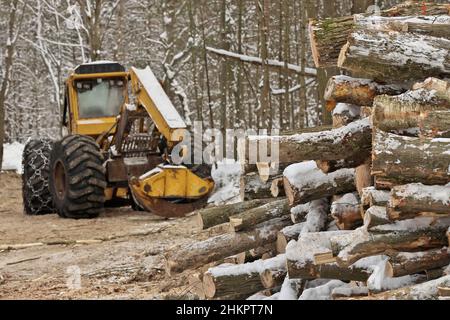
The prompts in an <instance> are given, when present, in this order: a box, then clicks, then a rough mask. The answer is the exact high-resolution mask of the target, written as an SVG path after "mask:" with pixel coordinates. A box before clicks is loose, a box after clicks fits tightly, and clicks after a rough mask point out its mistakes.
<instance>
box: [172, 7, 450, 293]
mask: <svg viewBox="0 0 450 320" xmlns="http://www.w3.org/2000/svg"><path fill="white" fill-rule="evenodd" d="M418 8H420V10H419V9H418ZM424 8H426V10H424ZM418 10H419V11H418ZM449 13H450V6H449V5H444V4H432V3H426V4H423V5H421V6H419V7H418V5H417V3H416V2H407V3H405V4H403V5H400V6H398V7H395V8H392V9H390V10H387V11H383V12H382V13H381V17H369V16H363V15H358V16H355V17H344V18H333V19H325V20H323V21H312V22H311V24H310V32H311V37H310V38H311V42H312V48H313V55H314V60H315V63H316V64H317V66H318V67H323V66H339V67H340V68H341V69H342V71H343V72H346V73H347V74H350V75H352V76H348V75H341V76H334V77H332V78H331V79H330V80H329V83H328V85H327V89H326V93H325V99H326V100H327V105H328V106H329V107H330V108H332V110H333V126H332V127H321V128H314V129H308V130H305V131H300V132H292V133H289V134H282V135H280V136H277V137H273V136H272V137H269V136H264V137H258V136H254V137H248V139H247V141H245V143H243V144H242V145H240V150H238V153H239V154H241V155H243V154H245V155H246V157H245V158H244V159H246V161H243V165H242V168H243V171H242V172H243V175H242V178H241V198H242V201H243V202H240V203H237V204H231V205H227V206H221V207H212V208H207V209H204V210H201V211H199V212H198V213H197V221H198V225H199V228H200V229H203V230H206V229H209V230H214V232H215V233H217V235H215V236H212V237H209V238H208V239H206V240H204V241H200V242H194V243H192V244H191V245H189V246H187V247H184V248H176V249H174V250H173V251H171V252H168V253H167V256H166V258H167V259H166V260H167V272H168V273H169V274H170V273H174V272H182V271H184V270H186V269H197V268H201V269H198V270H200V271H199V272H198V273H195V274H194V275H192V276H191V277H192V279H193V280H192V283H193V284H194V283H197V284H200V285H197V286H196V288H197V289H198V293H199V296H200V297H201V298H208V299H243V298H249V299H298V298H300V299H314V298H315V299H321V298H323V299H330V298H334V299H341V298H345V299H348V298H350V297H353V298H356V297H368V298H379V299H386V298H399V299H402V298H406V299H413V298H422V299H428V298H429V299H436V298H439V297H440V296H447V295H449V287H450V268H449V267H448V266H449V264H450V250H449V249H448V246H449V242H450V228H449V226H450V81H448V80H446V77H447V76H448V77H449V78H450V60H449V57H450V55H449V54H448V50H449V49H450V17H449V16H448V14H449ZM418 15H420V16H418ZM418 46H420V47H418ZM355 75H357V76H360V77H364V79H363V78H356V77H354V76H355ZM366 78H368V79H366ZM261 140H264V142H266V143H268V144H270V143H271V142H272V141H275V142H277V143H278V146H279V161H278V162H276V163H267V162H264V161H256V162H257V164H256V165H251V164H249V163H251V161H250V159H251V157H254V155H255V154H258V151H259V150H258V148H259V147H260V146H263V145H264V144H262V143H261ZM255 142H259V143H255ZM255 145H256V149H255ZM263 147H264V148H265V149H266V148H267V146H263ZM252 148H253V149H252ZM257 160H258V159H257ZM211 233H213V232H212V231H211ZM322 279H323V280H322Z"/></svg>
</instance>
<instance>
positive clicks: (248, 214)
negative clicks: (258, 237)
mask: <svg viewBox="0 0 450 320" xmlns="http://www.w3.org/2000/svg"><path fill="white" fill-rule="evenodd" d="M290 212H291V208H290V206H289V201H288V199H282V200H277V201H273V202H270V203H268V204H265V205H263V206H260V207H256V208H253V209H250V210H247V211H244V212H242V213H239V214H237V215H234V216H231V217H230V231H240V230H245V229H250V228H252V227H253V226H255V225H257V224H259V223H261V222H264V221H268V220H272V219H275V218H279V217H282V216H286V215H289V214H290Z"/></svg>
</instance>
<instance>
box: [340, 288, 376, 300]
mask: <svg viewBox="0 0 450 320" xmlns="http://www.w3.org/2000/svg"><path fill="white" fill-rule="evenodd" d="M368 295H369V288H367V287H345V286H342V287H337V288H334V289H333V291H331V298H333V300H337V299H341V298H342V299H348V298H352V297H367V296H368Z"/></svg>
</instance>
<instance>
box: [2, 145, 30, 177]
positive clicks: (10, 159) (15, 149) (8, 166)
mask: <svg viewBox="0 0 450 320" xmlns="http://www.w3.org/2000/svg"><path fill="white" fill-rule="evenodd" d="M24 148H25V145H23V144H21V143H19V142H13V143H6V144H4V145H3V162H2V170H8V171H16V172H17V173H19V174H22V153H23V149H24Z"/></svg>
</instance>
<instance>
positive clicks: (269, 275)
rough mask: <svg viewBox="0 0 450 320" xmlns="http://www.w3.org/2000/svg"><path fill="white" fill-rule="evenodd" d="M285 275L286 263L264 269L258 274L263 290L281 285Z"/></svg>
mask: <svg viewBox="0 0 450 320" xmlns="http://www.w3.org/2000/svg"><path fill="white" fill-rule="evenodd" d="M286 275H287V269H286V263H283V264H280V265H278V266H275V267H270V268H266V269H265V270H264V271H263V272H261V273H260V280H261V283H262V285H263V287H264V288H266V289H270V288H276V287H278V286H281V285H282V284H283V281H284V279H285V278H286Z"/></svg>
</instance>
